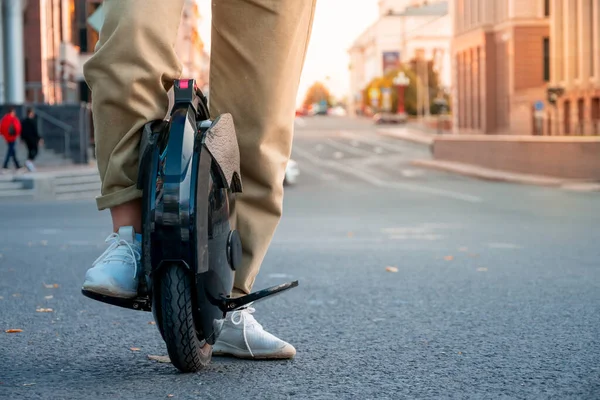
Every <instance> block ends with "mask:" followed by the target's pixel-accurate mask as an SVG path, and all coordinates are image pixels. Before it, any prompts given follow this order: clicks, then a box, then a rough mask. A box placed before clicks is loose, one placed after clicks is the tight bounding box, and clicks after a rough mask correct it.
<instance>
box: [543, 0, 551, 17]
mask: <svg viewBox="0 0 600 400" xmlns="http://www.w3.org/2000/svg"><path fill="white" fill-rule="evenodd" d="M549 16H550V0H544V17H549Z"/></svg>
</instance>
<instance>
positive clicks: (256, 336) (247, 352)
mask: <svg viewBox="0 0 600 400" xmlns="http://www.w3.org/2000/svg"><path fill="white" fill-rule="evenodd" d="M254 311H255V310H254V308H252V307H248V308H246V309H243V310H239V311H234V312H232V313H230V314H228V315H227V318H226V319H225V321H224V322H223V329H222V330H221V334H220V335H219V338H218V339H217V341H216V343H215V344H214V345H213V355H215V356H233V357H238V358H250V359H269V358H271V359H282V358H293V357H294V356H295V355H296V349H295V348H294V346H292V345H291V344H289V343H287V342H284V341H283V340H281V339H279V338H277V337H275V336H274V335H272V334H270V333H269V332H267V331H265V330H264V329H263V327H262V325H261V324H259V323H258V322H257V321H256V319H254V317H253V316H252V315H251V314H252V313H253V312H254Z"/></svg>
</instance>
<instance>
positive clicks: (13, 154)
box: [8, 142, 21, 169]
mask: <svg viewBox="0 0 600 400" xmlns="http://www.w3.org/2000/svg"><path fill="white" fill-rule="evenodd" d="M8 152H9V154H10V158H12V160H13V163H14V164H15V168H16V169H21V164H20V163H19V159H18V158H17V142H12V143H9V144H8Z"/></svg>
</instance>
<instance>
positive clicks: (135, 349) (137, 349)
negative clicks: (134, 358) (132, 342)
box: [129, 347, 140, 351]
mask: <svg viewBox="0 0 600 400" xmlns="http://www.w3.org/2000/svg"><path fill="white" fill-rule="evenodd" d="M129 350H131V351H140V349H139V348H138V347H130V348H129Z"/></svg>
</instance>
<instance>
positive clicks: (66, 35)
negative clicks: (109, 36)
mask: <svg viewBox="0 0 600 400" xmlns="http://www.w3.org/2000/svg"><path fill="white" fill-rule="evenodd" d="M101 7H102V0H28V2H27V6H26V7H25V10H24V18H23V32H24V57H25V99H26V101H27V102H34V103H45V104H60V103H79V102H89V101H90V100H91V97H90V93H89V89H88V87H87V84H86V83H85V80H84V77H83V64H84V63H85V62H86V61H87V60H88V59H89V57H91V55H92V54H93V52H94V47H95V45H96V43H97V41H98V38H99V30H100V28H101V26H102V23H103V17H102V10H101ZM200 18H201V15H200V12H199V9H198V4H197V1H196V0H186V1H185V5H184V10H183V13H182V20H181V25H180V29H179V36H178V40H177V42H176V51H177V53H178V55H179V57H180V59H181V62H182V63H183V74H184V75H186V76H191V77H194V78H196V79H198V80H199V81H201V82H202V83H203V84H205V83H206V81H207V80H208V78H207V76H208V70H207V62H206V58H207V57H208V55H207V54H206V52H205V51H204V43H203V41H202V39H201V38H200V35H199V32H198V24H199V22H200Z"/></svg>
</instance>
